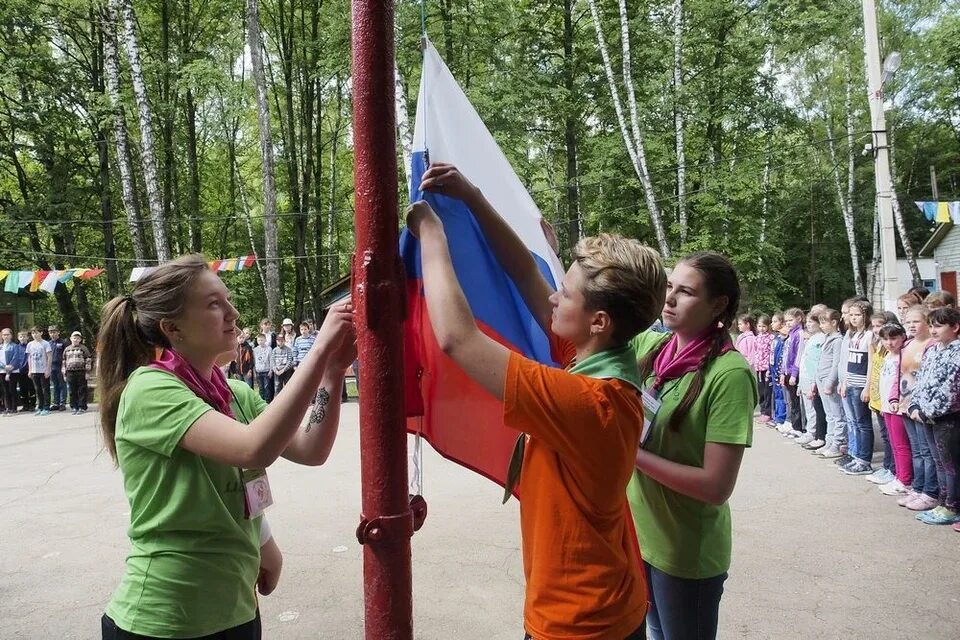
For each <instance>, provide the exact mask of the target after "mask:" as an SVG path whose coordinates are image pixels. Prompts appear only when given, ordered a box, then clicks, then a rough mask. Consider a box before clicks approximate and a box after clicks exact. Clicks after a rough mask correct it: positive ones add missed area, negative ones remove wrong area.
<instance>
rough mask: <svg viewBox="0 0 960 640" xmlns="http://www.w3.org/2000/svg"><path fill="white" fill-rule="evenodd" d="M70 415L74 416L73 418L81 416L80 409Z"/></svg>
mask: <svg viewBox="0 0 960 640" xmlns="http://www.w3.org/2000/svg"><path fill="white" fill-rule="evenodd" d="M70 415H72V416H78V415H80V409H74V410H73V411H71V412H70Z"/></svg>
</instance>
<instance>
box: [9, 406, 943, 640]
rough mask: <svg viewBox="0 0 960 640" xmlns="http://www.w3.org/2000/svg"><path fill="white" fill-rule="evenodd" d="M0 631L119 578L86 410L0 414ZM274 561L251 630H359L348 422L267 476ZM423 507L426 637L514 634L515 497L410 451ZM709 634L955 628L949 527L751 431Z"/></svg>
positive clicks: (69, 612) (776, 635) (94, 610)
mask: <svg viewBox="0 0 960 640" xmlns="http://www.w3.org/2000/svg"><path fill="white" fill-rule="evenodd" d="M0 461H2V465H0V470H2V474H0V516H2V519H0V523H2V525H0V526H2V529H3V534H2V535H0V620H2V622H0V638H3V639H6V638H26V639H30V640H34V639H43V640H46V639H68V638H71V639H72V638H78V639H94V638H99V637H100V631H99V628H100V627H99V619H100V616H101V614H102V613H103V610H104V606H105V605H106V603H107V601H108V600H109V598H110V594H111V592H112V590H113V589H114V588H115V586H116V585H117V583H118V581H119V579H120V576H121V574H122V571H123V560H124V556H125V553H126V551H127V548H128V541H127V539H126V536H125V531H126V525H127V521H128V507H127V504H126V500H125V497H124V494H123V488H122V481H121V476H120V473H119V471H117V470H115V469H114V468H113V465H112V463H111V461H110V459H109V457H108V456H107V455H106V453H104V452H102V451H101V446H100V441H99V437H98V434H97V430H96V426H95V414H94V413H92V412H91V413H88V414H86V415H84V416H71V415H69V413H67V414H66V415H65V414H62V413H57V414H54V415H52V416H50V417H47V418H38V417H33V416H32V415H18V416H17V417H14V418H3V419H2V420H0ZM270 477H271V486H272V489H273V492H274V498H275V501H276V504H275V505H274V506H273V507H271V509H270V510H269V511H268V517H269V519H270V523H271V527H272V529H273V531H274V534H275V537H276V539H277V541H278V543H279V545H280V547H281V549H282V550H283V553H284V558H285V564H284V571H283V576H282V578H281V580H280V585H279V587H278V589H277V591H276V592H275V593H274V594H273V595H271V596H269V597H266V598H262V599H261V611H262V616H263V626H264V638H268V639H274V638H279V639H300V638H327V639H337V640H339V639H349V638H362V637H363V599H362V598H363V596H362V594H363V590H362V575H363V574H362V553H361V548H360V546H359V545H358V543H357V541H356V539H355V536H354V531H355V529H356V526H357V523H358V520H359V512H360V506H359V505H360V462H359V438H358V415H357V405H356V404H355V403H352V404H349V405H347V406H346V407H345V408H344V410H343V417H342V426H341V430H340V436H339V438H338V440H337V443H336V446H335V447H334V450H333V454H332V456H331V459H330V460H329V461H328V463H327V464H326V465H324V466H323V467H320V468H306V467H300V466H297V465H294V464H291V463H288V462H286V461H283V460H281V461H280V462H278V463H277V464H276V465H274V466H273V467H271V469H270ZM424 495H425V497H426V499H427V501H428V503H429V509H430V513H429V517H428V518H427V521H426V524H425V526H424V527H423V529H422V530H421V531H420V532H418V533H417V534H416V535H415V536H414V538H413V573H414V594H413V597H414V629H415V636H416V637H417V638H422V639H424V640H441V639H443V640H447V639H453V638H456V639H466V640H472V639H478V640H501V639H502V640H519V638H522V636H523V633H522V621H521V613H522V604H523V571H522V566H521V558H520V548H519V544H520V532H519V523H518V509H517V503H516V501H511V502H510V503H508V504H507V505H501V504H500V498H501V496H502V492H501V489H500V488H499V487H497V486H495V485H493V484H492V483H490V482H489V481H487V480H484V479H483V478H481V477H479V476H477V475H475V474H473V473H471V472H468V471H466V470H465V469H462V468H461V467H459V466H457V465H455V464H453V463H451V462H448V461H446V460H444V459H443V458H441V457H440V456H438V455H437V454H436V453H434V452H433V451H431V450H430V449H429V447H424ZM731 507H732V510H733V522H734V559H733V566H732V567H731V570H730V578H729V580H728V581H727V583H726V590H725V593H724V598H723V602H722V606H721V619H720V638H755V639H760V638H771V639H777V640H780V639H787V638H816V639H818V640H820V639H829V638H838V639H840V638H843V639H847V638H869V639H887V638H889V639H900V638H911V639H923V640H926V639H931V640H933V639H940V638H943V639H947V638H952V639H955V638H958V637H960V635H958V634H960V632H958V629H960V534H958V533H955V532H953V531H952V530H951V529H950V527H937V526H931V525H924V524H921V523H919V522H917V521H915V520H914V518H913V514H912V513H910V512H907V511H906V510H905V509H903V508H900V507H897V506H896V504H895V502H894V499H893V498H888V497H886V496H883V495H881V494H880V493H879V492H878V491H877V490H876V488H875V487H874V485H871V484H870V483H868V482H865V481H864V479H863V478H861V477H850V476H843V475H842V474H840V473H839V472H838V471H837V470H836V468H835V467H834V465H833V464H831V463H830V462H828V461H823V460H818V459H815V458H814V456H812V455H809V454H808V453H807V452H804V451H802V450H800V449H799V447H797V446H796V445H794V444H792V443H790V442H788V441H786V440H785V439H784V438H782V437H781V436H779V435H778V434H777V433H776V432H774V431H773V430H771V429H767V428H765V427H760V426H758V427H756V435H755V439H754V446H753V448H752V449H751V450H750V451H749V452H748V453H747V455H746V457H745V459H744V465H743V469H742V471H741V473H740V480H739V482H738V485H737V489H736V491H735V493H734V495H733V498H732V499H731Z"/></svg>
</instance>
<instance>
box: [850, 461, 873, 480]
mask: <svg viewBox="0 0 960 640" xmlns="http://www.w3.org/2000/svg"><path fill="white" fill-rule="evenodd" d="M843 472H844V473H845V474H847V475H848V476H866V475H870V474H871V473H873V467H871V466H870V463H869V462H864V461H863V460H854V461H853V462H851V463H850V464H849V465H847V466H846V467H843Z"/></svg>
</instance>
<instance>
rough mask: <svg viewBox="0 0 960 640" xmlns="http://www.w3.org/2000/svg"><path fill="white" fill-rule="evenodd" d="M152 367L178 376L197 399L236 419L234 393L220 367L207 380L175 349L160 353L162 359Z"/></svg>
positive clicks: (211, 372)
mask: <svg viewBox="0 0 960 640" xmlns="http://www.w3.org/2000/svg"><path fill="white" fill-rule="evenodd" d="M150 366H151V367H153V368H154V369H160V370H161V371H166V372H167V373H172V374H173V375H175V376H177V377H178V378H180V381H181V382H183V384H185V385H187V387H189V388H190V390H191V391H193V392H194V393H195V394H196V395H197V397H199V398H200V399H202V400H203V401H205V402H206V403H207V404H209V405H210V406H211V407H213V408H214V409H216V410H217V411H219V412H220V413H222V414H223V415H225V416H230V417H231V418H233V417H234V416H233V411H232V410H231V409H230V401H231V400H232V399H233V393H232V392H231V391H230V387H229V385H227V379H226V378H225V377H224V375H223V372H222V371H220V368H219V367H214V368H213V369H212V370H211V371H210V374H209V375H208V376H207V377H206V378H205V377H204V376H203V375H201V374H200V372H198V371H197V370H196V369H194V368H193V365H191V364H190V363H189V362H187V361H186V360H185V359H184V357H183V356H181V355H180V354H179V353H177V352H176V351H174V350H173V349H164V350H163V351H162V352H161V353H160V357H159V358H157V359H156V360H154V361H153V362H151V363H150Z"/></svg>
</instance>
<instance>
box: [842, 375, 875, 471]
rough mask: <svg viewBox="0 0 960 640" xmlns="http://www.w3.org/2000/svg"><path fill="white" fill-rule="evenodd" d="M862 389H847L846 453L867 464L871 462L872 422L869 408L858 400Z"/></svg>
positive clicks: (844, 401)
mask: <svg viewBox="0 0 960 640" xmlns="http://www.w3.org/2000/svg"><path fill="white" fill-rule="evenodd" d="M861 393H863V387H847V395H846V397H845V398H844V399H843V403H844V405H845V408H846V410H847V437H848V441H847V453H849V454H850V455H851V456H853V457H854V458H857V459H859V460H863V461H864V462H866V463H867V464H869V463H870V461H871V460H873V422H872V421H871V420H870V407H868V406H867V404H866V403H865V402H864V401H863V400H861V399H860V394H861Z"/></svg>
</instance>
